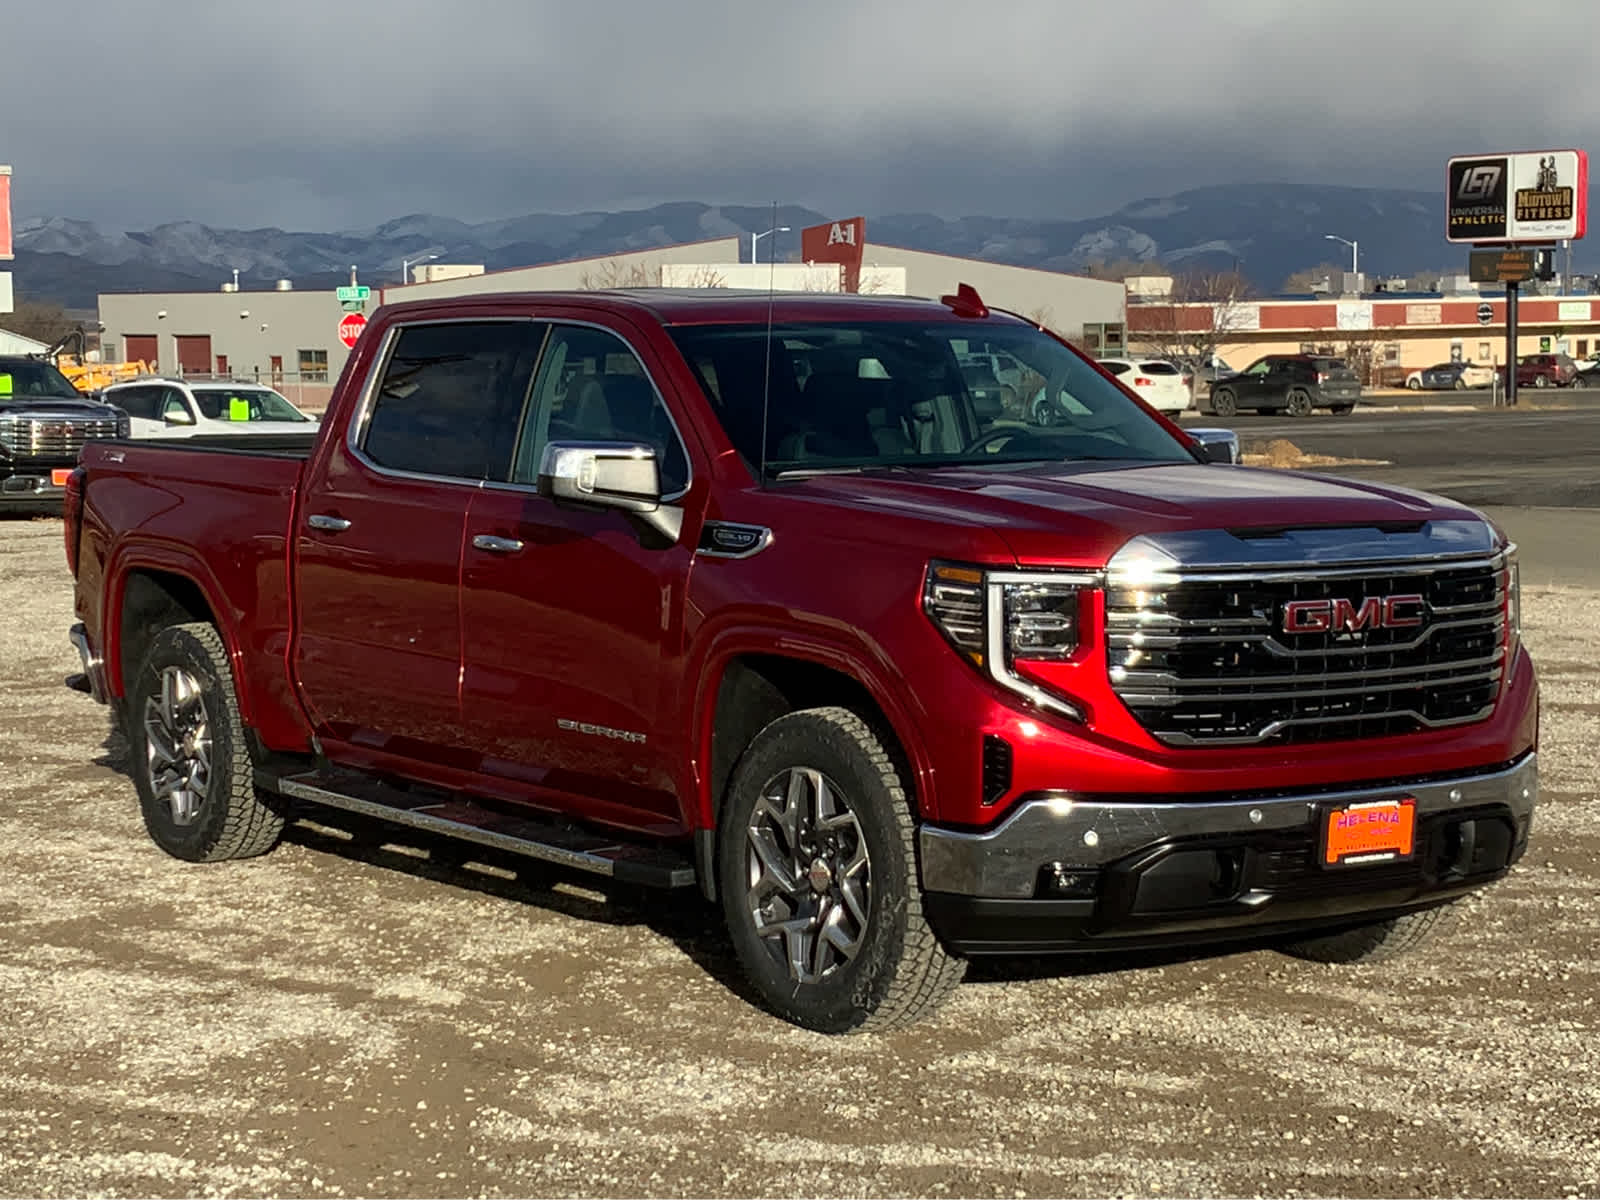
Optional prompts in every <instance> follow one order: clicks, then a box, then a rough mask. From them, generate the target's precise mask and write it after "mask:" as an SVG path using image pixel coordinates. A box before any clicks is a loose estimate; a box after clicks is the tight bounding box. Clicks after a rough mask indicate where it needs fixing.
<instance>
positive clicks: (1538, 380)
mask: <svg viewBox="0 0 1600 1200" xmlns="http://www.w3.org/2000/svg"><path fill="white" fill-rule="evenodd" d="M1533 386H1534V387H1539V388H1546V387H1549V386H1550V376H1548V375H1535V376H1534V377H1533Z"/></svg>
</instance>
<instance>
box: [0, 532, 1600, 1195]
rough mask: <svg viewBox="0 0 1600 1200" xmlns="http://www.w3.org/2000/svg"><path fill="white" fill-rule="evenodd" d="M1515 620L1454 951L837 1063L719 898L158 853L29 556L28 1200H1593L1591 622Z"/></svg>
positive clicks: (1597, 857) (1082, 975)
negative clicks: (749, 954)
mask: <svg viewBox="0 0 1600 1200" xmlns="http://www.w3.org/2000/svg"><path fill="white" fill-rule="evenodd" d="M1588 553H1590V554H1593V553H1595V550H1594V548H1593V547H1590V548H1589V549H1588ZM1524 611H1525V614H1526V621H1527V625H1528V629H1527V635H1526V636H1527V639H1528V641H1529V643H1530V644H1531V646H1532V648H1533V651H1534V654H1535V657H1536V659H1537V660H1538V662H1539V665H1540V667H1541V670H1542V672H1543V687H1544V698H1545V708H1544V744H1543V759H1544V762H1543V768H1544V795H1543V804H1542V808H1541V810H1540V812H1539V815H1538V818H1537V821H1536V825H1535V833H1534V846H1533V849H1532V850H1531V851H1530V853H1529V855H1528V857H1527V858H1525V859H1524V861H1523V864H1522V865H1521V866H1519V868H1518V869H1517V870H1516V871H1515V872H1514V874H1513V875H1512V876H1511V878H1509V879H1508V880H1507V881H1505V882H1504V883H1502V884H1500V885H1498V886H1497V887H1495V888H1493V889H1491V890H1490V891H1489V892H1487V893H1486V894H1484V895H1482V896H1479V897H1475V898H1474V899H1472V900H1471V901H1468V902H1467V903H1465V904H1464V905H1462V906H1460V910H1461V911H1460V920H1459V923H1458V927H1457V928H1456V930H1455V931H1454V932H1453V933H1452V934H1451V935H1450V936H1449V937H1447V938H1446V939H1444V940H1442V941H1440V942H1438V943H1435V945H1434V946H1433V947H1432V948H1430V950H1429V951H1428V952H1427V953H1425V954H1422V955H1420V956H1418V957H1416V958H1414V959H1413V960H1411V961H1410V962H1407V963H1404V964H1400V965H1390V966H1374V967H1365V968H1328V967H1319V966H1314V965H1311V964H1305V963H1300V962H1297V961H1294V960H1291V959H1288V958H1285V957H1281V956H1278V955H1276V954H1274V953H1272V952H1269V951H1252V952H1246V953H1235V954H1216V955H1208V956H1203V957H1195V958H1192V959H1184V958H1181V957H1173V956H1167V957H1155V958H1145V959H1143V960H1140V961H1138V962H1136V963H1129V962H1117V963H1111V964H1103V963H1102V964H1098V965H1094V966H1090V967H1077V968H1071V967H1062V966H1059V965H1057V966H1054V967H1051V968H1048V969H1045V970H1038V969H1030V968H1029V967H1027V966H1011V967H1004V966H1002V967H996V966H987V967H985V968H983V969H982V970H981V971H974V972H973V974H972V976H971V977H970V979H969V982H968V983H967V984H966V985H965V986H964V987H963V988H962V989H961V990H960V991H959V992H958V994H957V996H956V998H955V1000H954V1001H953V1002H952V1003H951V1004H950V1005H949V1007H948V1008H947V1009H946V1010H944V1012H943V1013H941V1014H940V1016H939V1017H938V1018H936V1019H935V1020H934V1021H932V1022H931V1023H928V1024H926V1025H924V1026H922V1027H920V1028H919V1029H917V1030H915V1031H912V1032H909V1033H905V1034H901V1035H895V1036H892V1037H885V1038H877V1039H866V1038H847V1039H829V1038H824V1037H821V1036H816V1035H812V1034H808V1033H805V1032H802V1031H799V1030H795V1029H792V1028H790V1027H788V1026H785V1025H783V1024H780V1023H779V1022H777V1021H776V1020H774V1019H773V1018H770V1017H768V1016H766V1015H764V1014H763V1013H762V1012H761V1011H759V1010H758V1009H756V1008H755V1007H753V1006H752V1005H751V1004H750V1003H749V1002H748V1001H747V999H746V998H745V997H744V996H743V995H742V993H741V991H740V984H739V982H738V980H737V976H736V968H735V966H734V964H733V962H732V960H731V956H730V954H729V952H728V950H727V948H726V946H725V945H724V943H723V942H722V940H721V938H720V935H718V934H717V933H716V932H715V923H714V922H713V921H711V920H710V919H709V914H708V912H707V911H706V910H705V909H703V908H702V907H701V906H700V905H699V904H698V902H696V901H682V902H673V903H670V904H663V903H662V901H661V900H660V898H658V897H655V896H641V895H638V894H634V893H630V892H625V891H613V892H610V893H601V892H596V891H594V890H592V889H591V888H590V887H589V886H588V885H584V884H580V883H577V882H564V881H557V880H555V879H554V878H551V877H545V878H542V879H541V878H528V879H515V878H510V877H508V876H507V875H506V873H504V872H499V873H491V872H486V871H483V870H479V869H471V868H454V867H451V866H449V865H447V864H443V863H437V862H434V861H431V860H430V859H429V858H428V857H427V855H426V852H425V851H421V850H417V849H414V848H412V849H409V850H408V849H405V848H393V847H390V848H385V847H383V846H379V845H374V844H369V843H364V842H361V841H359V840H357V841H351V840H347V839H346V838H345V837H343V836H341V835H337V834H335V833H334V832H332V831H328V830H324V829H322V828H320V827H314V826H307V825H301V826H297V827H295V829H294V830H293V831H292V834H291V840H289V841H288V842H286V843H285V844H284V845H283V846H281V847H280V848H279V849H278V850H277V851H276V852H275V853H273V854H271V855H269V856H267V857H265V858H263V859H258V860H255V861H252V862H248V863H241V864H230V865H222V866H212V867H204V866H190V865H187V864H183V863H179V862H177V861H175V860H172V859H169V858H166V857H164V856H163V855H162V854H161V853H160V852H159V851H158V850H156V849H155V847H154V846H153V845H152V844H151V843H150V842H149V840H148V839H147V838H146V836H145V834H144V831H143V828H142V826H141V824H140V821H139V816H138V810H137V805H136V802H135V799H134V794H133V788H132V785H131V783H130V782H129V781H128V779H127V778H126V777H125V776H124V775H122V774H120V773H119V767H121V766H122V764H123V755H124V749H123V747H122V745H121V744H120V742H119V741H118V740H117V739H115V738H111V737H109V736H108V725H107V719H106V713H105V710H104V709H102V708H99V707H98V706H96V705H94V704H93V703H92V702H90V701H89V699H88V698H87V697H84V696H80V695H78V694H76V693H73V692H69V691H67V690H66V689H64V688H63V687H62V686H61V680H62V678H63V677H64V676H65V675H67V674H68V673H69V672H71V671H73V670H75V669H76V663H75V660H74V656H73V653H72V651H71V649H70V647H69V646H68V644H67V641H66V631H67V627H68V625H69V623H70V612H71V582H70V579H69V578H68V576H67V574H66V570H65V566H64V564H63V560H62V552H61V543H60V523H59V522H57V521H51V520H40V521H15V520H13V521H6V522H3V523H0V613H4V614H5V615H4V616H3V617H0V646H3V648H4V654H3V659H0V661H3V667H0V669H3V671H4V673H5V685H6V686H5V688H4V691H3V693H0V763H3V764H4V766H5V768H6V769H5V770H4V772H3V773H0V815H3V818H4V820H5V827H6V833H7V836H6V837H5V839H4V841H3V842H0V1193H3V1194H6V1195H19V1194H20V1195H33V1196H58V1195H74V1194H85V1193H91V1194H99V1195H117V1196H121V1195H198V1194H205V1195H236V1194H290V1195H305V1196H323V1195H345V1194H366V1195H377V1196H389V1195H416V1196H433V1195H446V1196H460V1195H546V1194H570V1193H578V1194H585V1195H604V1196H610V1195H639V1194H650V1195H696V1196H722V1195H746V1194H761V1195H814V1194H832V1193H845V1194H863V1195H892V1194H915V1195H939V1194H945V1193H950V1194H969V1195H985V1196H987V1195H994V1196H1013V1195H1015V1196H1026V1195H1034V1194H1045V1195H1068V1196H1070V1195H1085V1194H1101V1195H1105V1194H1109V1195H1147V1194H1152V1193H1167V1194H1185V1195H1205V1196H1210V1195H1254V1194H1266V1195H1277V1196H1296V1195H1307V1196H1313V1195H1314V1196H1321V1195H1343V1196H1369V1195H1388V1196H1434V1195H1481V1196H1534V1195H1553V1196H1568V1195H1587V1196H1594V1195H1596V1194H1597V1192H1600V1050H1597V1049H1596V1047H1597V1045H1600V1003H1597V1000H1596V997H1597V996H1600V963H1597V960H1596V956H1595V949H1594V948H1595V945H1596V944H1597V942H1600V865H1597V864H1600V813H1597V809H1596V784H1595V780H1596V778H1597V776H1600V749H1597V745H1600V738H1597V737H1596V730H1597V725H1600V720H1597V717H1600V667H1597V665H1596V664H1597V661H1600V654H1597V650H1600V598H1597V596H1596V594H1595V593H1594V592H1593V591H1590V590H1587V589H1584V588H1576V587H1556V586H1545V585H1542V584H1540V585H1534V586H1531V587H1530V588H1529V590H1528V592H1527V594H1526V596H1525V599H1524Z"/></svg>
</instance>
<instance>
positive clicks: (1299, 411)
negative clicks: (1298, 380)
mask: <svg viewBox="0 0 1600 1200" xmlns="http://www.w3.org/2000/svg"><path fill="white" fill-rule="evenodd" d="M1285 407H1286V408H1287V409H1288V412H1289V415H1290V416H1291V417H1309V416H1310V415H1311V409H1312V402H1311V393H1310V392H1308V391H1306V390H1305V388H1294V389H1293V390H1291V391H1290V393H1289V396H1288V399H1287V400H1286V401H1285Z"/></svg>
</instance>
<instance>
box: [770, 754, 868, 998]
mask: <svg viewBox="0 0 1600 1200" xmlns="http://www.w3.org/2000/svg"><path fill="white" fill-rule="evenodd" d="M745 871H746V880H747V883H748V890H747V892H746V902H747V903H748V905H749V909H750V915H751V917H752V918H753V919H754V921H755V931H756V936H757V937H759V938H761V939H762V940H763V942H765V944H766V947H767V950H768V951H769V953H771V954H772V956H773V958H774V959H776V960H777V961H778V962H779V963H781V964H783V965H784V966H785V968H786V969H787V970H788V972H789V977H790V978H791V979H793V980H794V981H795V982H797V983H816V982H818V981H819V980H822V979H824V978H826V977H827V976H829V975H831V974H832V973H833V972H834V971H836V970H838V969H839V968H840V967H841V966H843V965H845V964H846V963H848V962H850V961H851V960H852V959H854V958H855V956H856V954H857V952H858V951H859V950H860V949H861V945H862V942H863V940H864V939H865V937H866V933H867V922H868V919H869V917H870V916H871V911H872V866H871V862H870V861H869V859H868V855H867V842H866V838H865V837H864V836H863V834H862V831H861V826H860V824H859V823H858V822H857V820H856V816H855V814H854V813H853V812H852V811H851V809H850V805H849V801H848V800H847V799H846V798H845V796H844V794H843V793H842V791H841V790H840V789H839V787H838V786H837V785H836V784H834V783H833V781H832V780H830V779H828V778H827V776H825V775H823V774H822V772H820V771H817V770H814V769H812V768H809V767H793V768H791V769H790V770H788V771H786V772H784V773H783V774H780V775H776V776H774V777H773V778H772V779H770V780H768V781H767V784H766V786H765V787H763V788H762V789H761V798H760V800H758V801H757V802H756V806H755V811H754V812H752V813H751V815H750V825H749V828H748V830H747V832H746V845H745Z"/></svg>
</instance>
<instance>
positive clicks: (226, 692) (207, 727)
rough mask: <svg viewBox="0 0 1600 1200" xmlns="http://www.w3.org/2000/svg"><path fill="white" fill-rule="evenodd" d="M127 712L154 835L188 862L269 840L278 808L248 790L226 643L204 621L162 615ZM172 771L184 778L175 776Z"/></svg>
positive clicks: (261, 846) (226, 855)
mask: <svg viewBox="0 0 1600 1200" xmlns="http://www.w3.org/2000/svg"><path fill="white" fill-rule="evenodd" d="M167 686H170V687H171V688H172V691H171V694H170V695H166V694H164V691H163V689H164V687H167ZM127 722H128V725H127V728H128V740H129V746H130V759H131V762H130V764H129V765H130V766H131V768H132V771H133V780H134V785H135V786H136V787H137V788H138V791H139V807H140V809H141V810H142V811H143V813H144V825H145V829H146V830H148V831H149V833H150V838H151V840H152V841H154V842H155V844H156V845H158V846H160V847H161V848H162V849H163V850H165V851H166V852H167V853H168V854H170V855H172V856H173V857H174V858H181V859H185V860H187V861H189V862H222V861H225V860H227V859H233V858H253V857H255V856H256V855H258V854H265V853H266V852H267V851H268V850H271V849H272V848H273V847H274V846H276V845H277V844H278V839H279V837H280V836H281V835H282V833H283V824H284V818H283V816H282V814H281V812H280V811H279V806H277V805H276V804H275V803H273V802H272V800H271V798H270V797H266V796H264V795H262V794H260V793H258V792H257V790H256V786H255V780H254V771H253V764H252V762H251V760H250V749H249V743H248V742H247V741H246V740H245V733H244V725H243V723H242V722H241V721H240V720H239V698H238V695H237V693H236V692H235V691H234V687H233V674H232V672H231V671H230V670H229V667H228V652H227V648H226V647H225V646H224V645H223V643H222V636H221V635H220V634H219V633H218V632H217V631H216V628H215V627H214V626H212V625H209V624H206V623H204V622H197V623H194V624H187V625H171V626H168V627H167V628H166V629H163V630H162V631H161V632H160V633H158V634H157V635H156V636H155V637H154V639H152V640H151V643H150V651H149V653H148V654H147V655H146V656H145V660H144V664H143V665H142V666H141V667H140V668H139V673H138V675H137V676H136V677H135V679H134V683H133V688H132V689H131V691H130V692H129V695H128V703H127ZM179 733H182V741H179V740H178V735H179ZM153 739H154V740H153ZM180 777H181V778H182V780H183V781H184V782H186V783H188V784H192V785H194V786H187V787H179V786H177V784H178V782H179V780H180Z"/></svg>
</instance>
